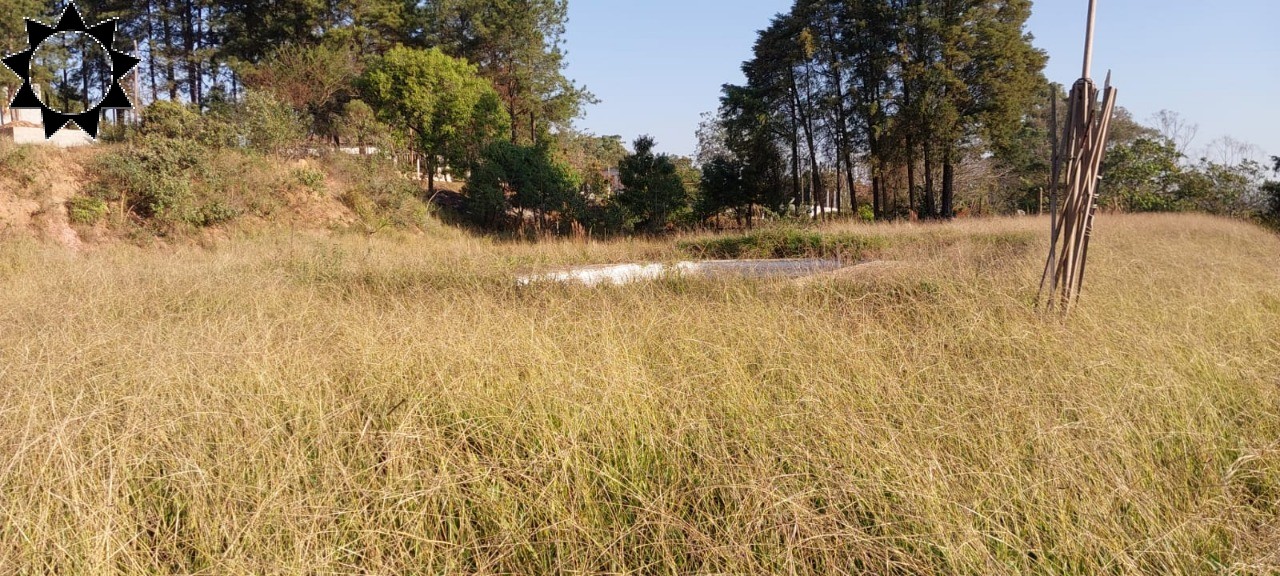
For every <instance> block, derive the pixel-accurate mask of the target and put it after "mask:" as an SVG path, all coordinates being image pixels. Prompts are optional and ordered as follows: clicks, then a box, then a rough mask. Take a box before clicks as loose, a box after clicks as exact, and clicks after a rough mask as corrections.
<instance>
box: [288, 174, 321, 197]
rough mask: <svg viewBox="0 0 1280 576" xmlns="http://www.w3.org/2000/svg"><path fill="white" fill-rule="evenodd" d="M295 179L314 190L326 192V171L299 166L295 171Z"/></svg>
mask: <svg viewBox="0 0 1280 576" xmlns="http://www.w3.org/2000/svg"><path fill="white" fill-rule="evenodd" d="M293 179H294V180H296V181H297V182H298V183H299V184H301V185H302V186H303V187H305V188H307V189H309V190H311V191H312V192H316V193H320V192H324V172H321V171H319V170H316V169H314V168H297V169H295V170H294V171H293Z"/></svg>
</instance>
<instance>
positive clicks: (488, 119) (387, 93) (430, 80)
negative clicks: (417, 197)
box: [361, 47, 509, 193]
mask: <svg viewBox="0 0 1280 576" xmlns="http://www.w3.org/2000/svg"><path fill="white" fill-rule="evenodd" d="M361 88H362V91H363V93H364V94H365V97H366V99H367V100H368V101H369V102H370V103H371V104H372V105H373V106H374V108H375V109H377V110H378V113H379V116H380V117H381V118H382V120H383V121H385V122H387V123H388V124H391V125H392V126H396V127H400V128H402V129H404V130H406V131H407V132H408V133H409V134H410V140H411V142H412V145H413V146H414V147H415V148H416V149H417V150H418V151H419V152H420V153H422V155H423V157H424V159H425V160H426V163H427V167H428V173H429V176H428V191H429V192H430V193H434V192H435V181H434V176H435V171H436V169H437V168H439V167H441V166H445V165H448V166H453V167H455V168H457V167H462V166H466V165H467V164H468V162H469V161H470V160H472V159H474V158H476V157H478V155H479V154H478V151H479V150H481V149H483V148H484V147H485V146H486V145H487V144H488V141H489V140H491V139H492V137H494V136H495V135H496V134H499V133H502V132H504V131H505V130H506V128H507V126H509V124H508V122H509V119H508V118H507V116H506V114H505V112H503V110H502V109H501V107H499V106H498V105H497V102H498V95H497V94H496V93H495V92H494V89H493V85H492V84H490V83H489V82H488V81H487V80H485V79H483V78H481V77H480V76H479V75H478V74H477V72H476V68H475V67H474V66H472V65H470V64H468V63H467V62H466V61H464V60H459V59H457V58H453V57H451V56H448V55H446V54H445V53H444V52H442V51H440V50H439V49H437V48H432V49H430V50H421V49H414V48H404V47H397V48H393V49H391V50H390V51H389V52H387V53H386V54H385V55H384V56H382V57H381V58H379V59H377V60H375V61H374V62H373V63H372V64H371V65H370V66H369V69H368V70H367V71H366V72H365V74H364V77H363V78H362V79H361Z"/></svg>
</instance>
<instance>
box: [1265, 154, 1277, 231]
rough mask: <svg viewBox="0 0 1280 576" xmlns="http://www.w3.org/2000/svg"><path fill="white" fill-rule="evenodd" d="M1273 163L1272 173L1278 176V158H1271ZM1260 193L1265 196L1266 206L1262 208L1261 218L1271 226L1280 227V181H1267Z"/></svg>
mask: <svg viewBox="0 0 1280 576" xmlns="http://www.w3.org/2000/svg"><path fill="white" fill-rule="evenodd" d="M1271 162H1272V163H1273V167H1272V172H1273V173H1274V174H1276V175H1277V176H1280V156H1272V157H1271ZM1262 192H1263V194H1264V195H1265V199H1266V204H1265V206H1264V207H1263V211H1262V217H1263V219H1264V220H1266V221H1267V222H1270V223H1271V224H1272V225H1275V226H1280V181H1277V180H1268V181H1266V182H1264V183H1263V184H1262Z"/></svg>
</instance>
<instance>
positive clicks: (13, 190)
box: [0, 147, 92, 251]
mask: <svg viewBox="0 0 1280 576" xmlns="http://www.w3.org/2000/svg"><path fill="white" fill-rule="evenodd" d="M91 154H92V153H91V152H88V153H86V152H84V151H76V152H71V151H66V150H60V149H56V148H51V147H49V148H46V147H39V148H36V149H34V150H32V154H31V157H30V159H29V160H28V162H29V166H28V168H29V176H30V178H29V179H25V178H24V182H19V181H15V180H14V179H13V178H0V230H5V231H6V232H7V233H11V234H23V235H33V236H36V237H38V238H41V239H46V240H52V241H54V242H57V243H58V244H60V245H62V246H64V247H66V248H68V249H71V250H77V251H78V250H80V249H82V248H83V247H84V244H83V243H82V242H81V241H80V236H79V235H78V234H77V233H76V231H75V229H73V228H72V227H71V223H70V221H69V219H68V218H67V200H68V199H70V198H71V197H72V196H74V195H76V194H77V193H79V191H80V188H81V179H82V178H83V176H84V167H83V165H82V162H83V160H84V158H86V157H89V156H90V155H91Z"/></svg>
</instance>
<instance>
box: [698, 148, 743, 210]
mask: <svg viewBox="0 0 1280 576" xmlns="http://www.w3.org/2000/svg"><path fill="white" fill-rule="evenodd" d="M742 172H743V166H742V162H739V161H737V160H733V159H730V158H728V157H725V156H717V157H715V158H712V159H711V161H709V162H707V163H706V164H705V165H703V167H702V182H701V183H700V184H699V191H700V194H699V195H698V202H697V204H696V206H695V207H694V211H695V213H696V214H697V216H698V218H699V219H701V220H704V221H705V220H707V219H709V218H712V217H715V216H718V215H720V214H721V213H723V212H724V211H725V210H730V209H732V210H734V211H735V212H737V213H738V217H739V219H741V217H742V215H743V214H744V213H745V214H750V212H749V211H747V210H744V208H745V207H747V206H749V205H750V199H749V198H748V194H747V191H746V187H745V186H744V185H743V178H742ZM750 224H751V217H750V216H749V215H748V216H747V225H748V226H750Z"/></svg>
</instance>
